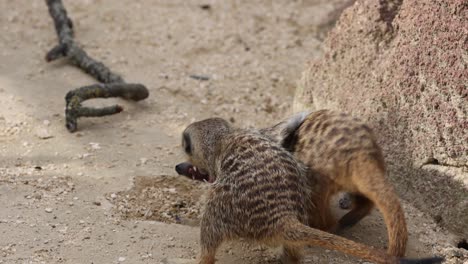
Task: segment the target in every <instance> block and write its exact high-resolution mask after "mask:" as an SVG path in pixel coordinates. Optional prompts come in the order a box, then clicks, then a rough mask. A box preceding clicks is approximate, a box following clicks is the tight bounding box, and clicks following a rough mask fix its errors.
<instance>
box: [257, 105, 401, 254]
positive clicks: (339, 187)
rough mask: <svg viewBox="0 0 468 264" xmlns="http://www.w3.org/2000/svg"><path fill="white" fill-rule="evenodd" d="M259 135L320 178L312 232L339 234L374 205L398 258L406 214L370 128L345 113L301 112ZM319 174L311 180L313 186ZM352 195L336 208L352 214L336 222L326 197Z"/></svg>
mask: <svg viewBox="0 0 468 264" xmlns="http://www.w3.org/2000/svg"><path fill="white" fill-rule="evenodd" d="M260 132H261V133H263V134H265V135H268V136H269V137H270V138H271V139H273V140H274V141H276V142H279V143H280V144H281V145H282V146H283V147H284V148H286V149H287V150H288V151H290V152H292V153H294V156H295V157H296V158H297V159H299V160H300V161H302V162H303V163H304V164H306V165H307V166H309V167H310V168H313V169H314V170H316V171H317V172H318V173H319V174H320V175H321V176H324V178H322V179H320V182H319V184H320V185H322V186H323V187H322V188H321V190H320V194H318V195H315V196H314V197H313V198H312V199H313V201H314V202H315V203H317V206H318V207H319V208H320V212H321V213H320V215H321V216H322V217H321V218H317V219H316V222H315V223H314V227H317V228H320V229H321V230H326V231H335V232H339V231H341V230H343V229H345V228H349V227H351V226H353V225H355V224H356V223H357V222H359V221H360V220H361V219H362V218H364V217H365V216H366V215H368V214H369V213H370V212H371V210H372V208H373V207H374V205H376V206H377V208H378V209H379V210H380V211H381V212H382V214H383V217H384V221H385V224H386V227H387V232H388V241H389V245H388V253H389V254H391V255H394V256H399V257H402V256H404V254H405V251H406V244H407V240H408V233H407V229H406V222H405V215H404V212H403V209H402V207H401V204H400V201H399V199H398V196H397V194H396V192H395V190H394V188H393V186H392V184H391V183H390V182H389V181H388V180H387V179H386V177H385V162H384V158H383V154H382V151H381V149H380V147H379V145H378V144H377V141H376V138H375V136H374V134H373V132H372V130H371V129H370V128H369V126H368V125H367V124H366V123H365V122H363V121H362V120H360V119H358V118H355V117H352V116H350V115H348V114H344V113H338V112H334V111H331V110H320V111H316V112H312V113H310V114H309V113H299V114H296V115H294V116H293V117H291V118H289V119H287V120H285V121H282V122H280V123H278V124H276V125H274V126H272V127H269V128H265V129H261V130H260ZM316 175H317V174H313V175H310V176H309V177H310V178H312V180H314V181H316V180H317V179H316V177H317V176H316ZM340 191H345V192H348V193H350V194H351V195H350V196H348V200H347V199H345V200H342V201H340V207H342V208H346V207H347V206H349V199H350V198H351V201H352V202H351V205H352V207H351V210H350V211H349V212H348V213H347V214H345V215H344V216H343V217H342V218H341V219H339V221H338V222H337V221H336V219H334V218H333V217H332V215H331V211H330V207H329V205H330V198H331V197H332V196H333V195H335V194H336V193H337V192H340Z"/></svg>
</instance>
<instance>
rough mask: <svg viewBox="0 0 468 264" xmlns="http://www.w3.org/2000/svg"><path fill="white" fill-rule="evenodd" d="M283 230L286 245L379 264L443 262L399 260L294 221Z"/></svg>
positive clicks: (377, 250) (437, 260) (429, 263)
mask: <svg viewBox="0 0 468 264" xmlns="http://www.w3.org/2000/svg"><path fill="white" fill-rule="evenodd" d="M283 228H284V233H283V239H284V240H285V243H286V244H291V245H301V246H305V245H312V246H319V247H323V248H327V249H332V250H337V251H340V252H343V253H346V254H349V255H353V256H355V257H359V258H361V259H364V260H368V261H373V262H375V263H379V264H433V263H434V264H435V263H441V262H442V261H443V259H442V258H438V257H434V258H427V259H414V260H412V259H400V258H399V257H396V256H392V255H389V254H387V253H386V252H385V251H382V250H379V249H373V248H371V247H369V246H366V245H363V244H360V243H357V242H354V241H351V240H349V239H346V238H344V237H340V236H337V235H333V234H331V233H327V232H324V231H321V230H318V229H314V228H311V227H308V226H306V225H304V224H302V223H300V222H299V221H298V220H296V219H291V220H287V221H286V222H285V225H284V227H283Z"/></svg>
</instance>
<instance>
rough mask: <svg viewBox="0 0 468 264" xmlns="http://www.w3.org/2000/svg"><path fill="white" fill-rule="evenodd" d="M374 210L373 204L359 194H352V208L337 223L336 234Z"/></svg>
mask: <svg viewBox="0 0 468 264" xmlns="http://www.w3.org/2000/svg"><path fill="white" fill-rule="evenodd" d="M372 208H374V203H373V202H372V201H371V200H369V199H368V198H366V197H365V196H363V195H361V194H353V208H352V209H351V211H349V212H348V213H347V214H345V215H344V216H343V217H342V218H341V219H340V220H339V221H338V224H339V226H338V230H337V232H342V231H344V230H345V229H348V228H351V227H352V226H354V225H355V224H357V223H358V222H359V221H361V220H362V219H363V218H364V217H365V216H366V215H368V214H369V213H370V211H371V210H372Z"/></svg>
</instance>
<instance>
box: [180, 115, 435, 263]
mask: <svg viewBox="0 0 468 264" xmlns="http://www.w3.org/2000/svg"><path fill="white" fill-rule="evenodd" d="M182 146H183V149H184V151H185V153H186V154H187V156H188V158H189V162H185V163H181V164H179V165H177V166H176V170H177V172H178V173H179V174H183V175H186V176H190V177H193V178H196V179H199V180H206V181H209V182H211V183H212V184H211V186H210V188H209V190H208V193H207V201H206V203H205V209H204V212H203V215H202V219H201V234H200V235H201V241H200V242H201V256H200V260H199V263H200V264H213V263H215V254H216V251H217V248H218V247H219V246H220V245H221V243H222V242H223V241H226V240H231V239H236V238H244V239H248V240H251V241H254V242H260V243H265V244H267V245H273V246H279V245H282V246H283V247H284V251H283V255H282V259H283V263H299V262H300V259H301V249H302V247H303V246H304V245H314V246H320V247H324V248H328V249H333V250H338V251H341V252H344V253H347V254H351V255H354V256H357V257H360V258H362V259H366V260H369V261H374V262H376V263H388V264H390V263H440V262H441V261H442V259H441V258H429V259H421V260H408V259H400V258H399V257H396V256H391V255H388V254H386V253H385V252H384V251H381V250H377V249H373V248H370V247H368V246H365V245H363V244H359V243H356V242H353V241H351V240H348V239H346V238H343V237H340V236H336V235H333V234H330V233H327V232H324V231H320V230H318V229H314V228H310V227H308V226H307V224H308V221H309V218H310V216H311V212H313V211H314V208H315V207H314V206H315V205H314V204H313V202H312V200H311V199H310V196H311V195H312V194H313V192H316V191H317V190H316V188H315V186H314V185H313V183H312V182H311V181H310V180H309V179H308V178H307V174H306V170H307V169H306V167H305V166H304V165H302V164H301V163H299V162H298V161H296V159H295V158H294V157H293V155H292V154H291V153H289V152H288V151H286V150H285V149H284V148H282V147H281V146H280V145H279V144H277V143H275V142H273V141H272V140H271V139H269V138H268V137H267V136H264V135H262V134H260V133H258V131H250V130H242V129H237V128H233V127H231V126H230V124H229V123H228V122H227V121H225V120H223V119H220V118H211V119H206V120H203V121H200V122H195V123H192V124H191V125H189V126H188V127H187V128H186V129H185V131H184V132H183V136H182Z"/></svg>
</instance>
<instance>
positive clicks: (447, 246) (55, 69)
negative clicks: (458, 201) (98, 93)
mask: <svg viewBox="0 0 468 264" xmlns="http://www.w3.org/2000/svg"><path fill="white" fill-rule="evenodd" d="M272 2H274V4H272ZM336 2H339V1H336ZM65 4H66V7H67V9H68V11H69V14H70V16H71V18H72V19H73V21H74V24H75V30H76V37H77V39H78V41H79V42H80V43H82V44H83V46H84V47H85V49H86V50H87V52H88V53H90V54H91V55H92V56H94V57H96V58H98V59H100V60H103V61H104V62H105V63H106V64H107V65H108V66H110V67H111V68H112V69H113V70H115V71H117V72H119V73H121V74H122V75H123V76H124V77H125V79H126V80H127V81H129V82H141V83H143V84H145V85H147V87H148V88H149V90H150V97H149V98H148V99H147V100H145V101H143V102H140V103H136V104H135V103H128V102H123V101H121V100H114V99H111V100H107V101H105V100H96V101H95V102H92V104H93V105H104V104H106V105H107V104H111V103H116V102H118V103H119V104H121V105H123V106H124V107H125V111H124V112H123V113H121V114H118V115H115V116H111V117H105V118H101V119H81V120H80V121H79V132H77V133H74V134H70V133H68V132H67V130H66V129H65V127H64V116H63V112H64V111H63V110H64V96H65V94H66V92H67V91H68V90H70V89H72V88H76V87H79V86H83V85H89V84H92V83H95V81H94V80H93V79H91V78H89V77H88V76H86V75H85V74H83V73H82V72H81V71H80V70H77V69H75V68H73V67H72V66H69V65H67V64H66V63H65V62H64V61H58V62H54V63H51V64H47V63H46V62H45V61H44V59H43V58H44V55H45V53H46V52H47V51H48V50H49V49H50V48H51V47H53V46H54V44H55V43H56V35H55V32H54V29H53V25H52V21H51V19H50V17H49V15H48V13H47V9H46V6H45V3H44V1H30V0H15V1H9V0H0V28H1V32H2V34H0V60H1V62H2V63H1V64H0V155H1V156H0V157H1V159H0V208H1V209H0V238H1V239H0V263H164V262H165V260H166V259H171V258H185V259H187V258H192V257H195V256H196V254H197V252H198V235H199V231H198V227H197V220H196V219H197V216H198V213H199V210H200V205H199V204H198V200H197V199H198V197H199V196H200V195H201V193H202V192H203V189H204V188H206V185H205V184H202V183H194V182H191V181H189V180H186V179H184V178H181V177H178V176H177V175H176V173H175V172H174V165H175V164H176V163H178V162H179V161H182V160H183V155H182V153H181V151H179V143H180V133H181V131H182V129H183V128H184V127H185V126H186V125H188V124H189V123H190V122H192V121H194V120H198V119H201V118H205V117H210V116H215V115H217V116H222V117H224V118H228V119H230V120H231V121H232V122H234V124H236V125H239V126H242V127H247V126H254V125H255V126H263V125H267V124H272V123H274V122H275V121H276V120H278V119H279V118H281V117H283V116H285V115H286V114H287V113H288V111H289V108H290V105H291V102H292V97H293V92H294V87H295V82H296V80H298V79H299V77H300V73H301V70H302V69H303V68H304V64H305V62H306V61H307V60H309V59H311V58H314V57H316V56H320V53H321V51H320V45H321V42H320V39H319V38H318V36H320V34H321V32H318V31H317V28H318V25H320V23H323V21H326V20H327V14H328V13H329V12H331V11H332V10H333V5H332V4H331V2H329V1H325V0H323V1H285V0H281V1H244V0H242V1H209V0H208V1H204V2H200V1H186V0H176V1H174V0H167V1H151V0H141V1H130V0H125V1H123V0H122V1H112V0H97V1H90V0H79V1H78V0H76V1H65ZM201 4H209V5H210V7H211V8H209V9H208V10H206V9H202V8H200V5H201ZM191 74H198V75H205V76H208V77H209V80H208V81H199V80H194V79H191V78H189V76H190V75H191ZM44 137H48V138H47V139H44ZM404 207H405V211H406V213H407V218H408V225H409V227H408V229H409V231H410V240H409V247H408V252H407V255H408V256H411V257H418V256H430V255H433V254H445V255H447V256H448V257H449V260H450V262H449V263H468V262H466V261H465V262H464V260H466V259H464V258H465V257H466V256H467V255H466V254H465V253H464V252H463V250H457V249H456V248H454V247H452V246H451V245H453V243H454V238H453V236H452V235H451V234H449V233H447V232H446V231H444V230H442V229H441V228H440V227H438V226H437V225H436V224H434V223H433V222H432V221H431V220H428V219H427V217H426V216H425V215H424V214H422V213H420V212H419V211H417V210H416V209H415V208H413V207H411V206H410V205H408V204H407V203H405V204H404ZM338 213H343V212H338ZM345 236H346V237H349V238H351V239H355V240H357V241H361V242H363V243H366V244H369V245H372V246H375V247H385V245H386V231H385V226H384V224H383V221H382V219H381V216H380V214H379V213H378V212H377V211H375V212H373V213H372V215H371V216H370V217H367V218H366V219H364V220H363V221H362V222H361V223H360V224H359V225H358V226H356V227H355V228H353V229H352V230H350V231H349V232H348V233H346V234H345ZM464 254H465V255H464ZM276 255H277V251H275V250H273V249H268V248H266V247H262V246H256V245H254V246H252V245H250V244H247V243H245V242H242V241H240V242H233V243H228V244H226V245H224V246H223V247H222V248H221V249H220V250H219V253H218V259H219V260H220V263H278V261H277V260H276ZM305 263H362V262H360V261H358V260H355V259H354V258H351V257H349V256H345V255H343V254H340V253H335V252H333V251H328V250H323V249H315V248H314V249H312V248H311V249H308V250H307V257H306V259H305Z"/></svg>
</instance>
